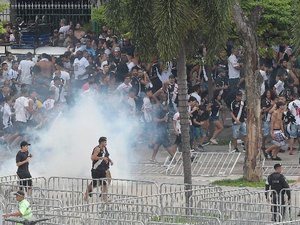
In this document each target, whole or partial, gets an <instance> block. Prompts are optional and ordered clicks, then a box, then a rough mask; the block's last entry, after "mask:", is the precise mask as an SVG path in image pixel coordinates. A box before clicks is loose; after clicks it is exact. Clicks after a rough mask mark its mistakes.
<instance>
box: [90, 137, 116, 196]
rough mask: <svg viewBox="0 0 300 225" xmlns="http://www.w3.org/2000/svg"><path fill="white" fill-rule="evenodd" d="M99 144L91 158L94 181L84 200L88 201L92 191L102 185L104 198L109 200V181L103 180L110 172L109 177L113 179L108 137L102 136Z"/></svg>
mask: <svg viewBox="0 0 300 225" xmlns="http://www.w3.org/2000/svg"><path fill="white" fill-rule="evenodd" d="M98 142H99V145H97V146H96V147H95V148H94V149H93V152H92V155H91V160H92V170H91V173H92V178H93V181H92V182H91V183H90V184H89V185H88V187H87V190H86V193H85V196H84V200H85V201H87V199H88V196H90V197H91V196H92V195H91V192H92V191H93V188H95V187H97V186H99V185H101V189H102V190H101V191H102V194H103V195H102V196H103V200H104V201H107V196H106V194H107V181H106V180H103V179H104V178H107V174H109V177H108V178H109V179H111V176H110V172H108V171H109V164H111V165H113V162H112V160H111V159H110V158H109V153H108V151H107V148H106V146H107V138H106V137H100V138H99V141H98Z"/></svg>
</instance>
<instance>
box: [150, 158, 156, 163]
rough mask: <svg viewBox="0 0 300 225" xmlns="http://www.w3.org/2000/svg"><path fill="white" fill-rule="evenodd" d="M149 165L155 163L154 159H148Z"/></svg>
mask: <svg viewBox="0 0 300 225" xmlns="http://www.w3.org/2000/svg"><path fill="white" fill-rule="evenodd" d="M149 162H150V163H157V161H156V160H155V159H149Z"/></svg>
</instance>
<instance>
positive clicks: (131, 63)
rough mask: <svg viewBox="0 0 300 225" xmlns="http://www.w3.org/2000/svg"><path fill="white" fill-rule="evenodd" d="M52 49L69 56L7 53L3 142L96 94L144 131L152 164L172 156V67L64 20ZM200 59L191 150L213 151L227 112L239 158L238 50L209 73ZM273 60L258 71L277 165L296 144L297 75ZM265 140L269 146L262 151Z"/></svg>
mask: <svg viewBox="0 0 300 225" xmlns="http://www.w3.org/2000/svg"><path fill="white" fill-rule="evenodd" d="M50 45H52V46H61V47H66V52H65V53H64V54H63V55H59V56H53V55H49V54H46V53H44V54H42V55H40V56H34V55H32V54H31V53H28V54H26V57H25V58H24V57H23V58H22V57H20V58H19V59H18V60H17V59H16V57H15V56H14V55H13V54H11V53H10V52H6V57H5V59H4V60H3V61H2V62H1V71H0V75H1V77H0V79H1V80H0V82H1V93H2V94H1V96H0V101H1V103H2V113H3V136H2V141H3V142H5V143H7V144H8V146H11V145H16V144H17V143H19V142H20V140H21V139H24V135H26V129H27V127H28V126H29V127H32V126H34V127H37V128H38V127H41V126H43V125H45V124H46V123H47V121H49V120H51V118H50V119H49V116H48V115H49V112H51V111H54V112H57V111H55V110H56V109H58V108H59V110H61V109H65V108H68V106H71V105H72V104H74V103H75V102H76V97H77V96H78V95H84V94H86V93H93V94H97V95H99V96H102V97H104V98H103V99H108V98H107V97H108V96H117V97H118V101H119V102H118V103H119V104H120V105H122V106H124V108H125V109H126V110H127V113H128V116H130V117H131V118H136V120H137V121H139V122H141V124H142V125H143V128H144V129H143V132H142V134H141V138H140V140H142V141H144V142H146V143H147V144H148V146H149V147H150V148H152V149H153V155H152V158H151V161H152V162H155V158H156V154H157V152H158V149H159V147H160V146H164V147H165V148H166V150H167V151H168V152H169V153H170V155H171V156H173V155H174V153H175V151H176V149H177V147H178V146H180V133H181V131H180V115H179V113H178V110H177V104H178V97H177V95H178V85H177V81H176V77H177V72H176V62H175V61H169V62H161V61H160V60H159V59H158V58H156V57H153V58H152V61H151V62H143V61H141V59H140V58H139V57H138V56H137V54H135V46H134V44H133V42H132V40H130V39H129V38H123V39H119V38H118V37H117V36H115V35H114V33H113V32H112V30H111V29H109V28H107V27H106V26H103V27H102V31H101V34H100V35H99V36H96V34H95V33H93V32H90V31H85V30H84V29H83V28H82V27H81V25H80V24H79V23H77V24H76V25H75V26H73V24H72V23H71V24H67V23H66V21H65V20H64V19H62V20H61V22H60V27H59V28H58V29H55V30H54V31H53V36H52V38H51V42H50ZM205 52H206V51H205V47H203V49H201V51H198V52H197V53H198V54H197V56H196V57H195V58H196V59H197V60H196V61H197V63H196V64H194V65H192V66H189V65H187V69H188V91H189V99H188V102H189V113H190V123H191V129H190V131H191V132H190V134H191V135H190V136H191V149H192V150H195V151H203V150H204V148H203V146H204V145H205V144H206V143H210V144H218V136H219V134H220V133H221V132H222V130H223V128H224V120H225V113H224V112H225V109H227V108H228V109H229V110H230V112H231V117H232V128H233V141H232V143H233V150H234V151H235V152H238V151H240V150H239V149H238V148H237V139H238V138H242V139H244V142H246V141H247V140H246V138H245V137H246V102H247V100H246V99H245V79H244V71H243V70H244V64H243V63H242V62H243V49H242V48H236V47H233V48H228V50H227V52H226V51H223V52H221V53H220V55H219V57H218V59H217V60H216V63H215V65H214V66H213V67H209V66H207V65H206V64H205ZM274 52H277V55H276V56H275V57H274V58H271V59H269V60H261V64H260V68H258V69H259V70H260V75H261V77H262V80H263V81H262V85H261V97H262V101H261V102H262V120H263V127H262V129H263V134H264V138H263V145H262V148H263V150H264V151H265V155H266V157H268V158H272V159H275V160H279V159H280V158H279V157H278V156H277V154H278V152H279V151H283V150H282V149H281V148H282V146H283V144H284V141H285V139H286V138H289V147H288V151H289V154H294V148H293V147H294V140H295V139H296V138H298V136H299V135H298V133H299V131H300V127H299V125H300V115H299V112H298V109H299V107H300V101H299V100H298V86H299V75H300V74H299V71H298V67H297V60H296V57H295V54H294V51H293V49H292V48H290V47H289V46H281V47H280V49H277V51H275V50H274ZM209 76H212V81H213V82H212V83H213V84H212V85H213V86H212V89H210V90H213V91H212V94H210V93H209V91H208V89H209V88H208V83H209V82H208V80H209V79H208V77H209ZM119 108H121V107H119ZM122 109H123V108H122ZM283 115H284V116H283ZM171 121H173V122H172V124H173V128H174V129H171V130H174V132H175V135H176V141H175V143H174V144H173V143H171V142H170V138H169V131H170V126H169V125H170V122H171ZM210 124H212V125H213V128H214V129H213V130H212V131H211V130H210V129H209V127H210ZM279 130H280V132H279ZM298 130H299V131H298ZM279 133H280V135H279ZM268 136H271V137H272V139H273V144H274V145H272V146H271V147H270V148H268V149H266V145H265V143H266V140H267V137H268ZM279 136H280V137H281V136H282V137H281V138H279ZM281 139H284V140H281ZM244 150H245V149H244Z"/></svg>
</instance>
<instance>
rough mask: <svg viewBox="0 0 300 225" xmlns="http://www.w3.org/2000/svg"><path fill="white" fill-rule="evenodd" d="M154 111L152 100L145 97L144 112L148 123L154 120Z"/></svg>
mask: <svg viewBox="0 0 300 225" xmlns="http://www.w3.org/2000/svg"><path fill="white" fill-rule="evenodd" d="M152 110H153V106H152V103H151V100H150V99H149V97H148V96H146V97H144V98H143V106H142V111H143V112H144V119H145V121H146V122H148V123H149V122H151V121H152V120H153V118H152Z"/></svg>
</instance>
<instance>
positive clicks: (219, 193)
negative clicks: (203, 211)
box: [189, 188, 250, 207]
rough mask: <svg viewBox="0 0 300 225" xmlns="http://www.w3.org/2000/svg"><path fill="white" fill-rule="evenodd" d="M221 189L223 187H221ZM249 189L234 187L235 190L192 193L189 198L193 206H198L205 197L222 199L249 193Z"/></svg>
mask: <svg viewBox="0 0 300 225" xmlns="http://www.w3.org/2000/svg"><path fill="white" fill-rule="evenodd" d="M220 189H221V188H220ZM249 192H250V191H249V189H247V188H238V189H233V190H226V191H216V192H209V193H208V192H206V193H203V194H197V195H195V194H194V195H192V196H190V198H189V202H190V206H191V207H197V204H198V202H199V201H201V200H203V199H209V200H212V199H222V198H226V197H229V196H230V197H231V196H236V195H240V194H247V193H249Z"/></svg>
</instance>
